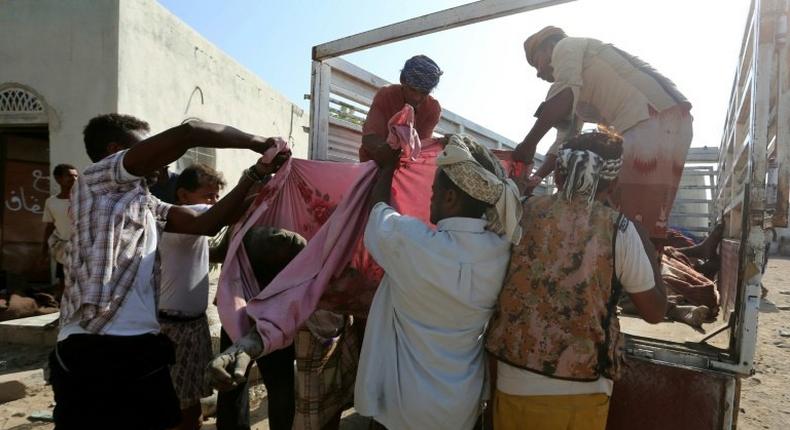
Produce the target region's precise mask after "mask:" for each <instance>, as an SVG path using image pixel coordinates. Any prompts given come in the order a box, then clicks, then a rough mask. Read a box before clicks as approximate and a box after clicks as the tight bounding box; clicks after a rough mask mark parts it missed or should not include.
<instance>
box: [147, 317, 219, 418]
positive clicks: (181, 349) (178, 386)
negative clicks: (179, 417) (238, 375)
mask: <svg viewBox="0 0 790 430" xmlns="http://www.w3.org/2000/svg"><path fill="white" fill-rule="evenodd" d="M159 324H160V326H161V330H162V333H163V334H164V335H166V336H167V337H169V338H170V340H172V341H173V344H175V349H176V364H174V365H173V366H171V367H170V377H171V378H172V380H173V387H174V388H175V390H176V394H177V395H178V399H179V401H180V402H181V409H186V408H188V407H190V406H193V405H195V404H197V403H199V402H200V399H201V398H202V397H208V396H210V395H211V393H212V389H211V385H210V383H209V380H208V378H207V377H206V376H205V374H206V365H207V364H208V362H209V361H211V359H212V357H213V354H212V351H211V333H210V332H209V328H208V319H207V318H206V316H205V315H203V316H202V317H201V318H198V319H195V320H193V321H170V320H162V318H161V317H160V320H159Z"/></svg>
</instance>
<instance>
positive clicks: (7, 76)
mask: <svg viewBox="0 0 790 430" xmlns="http://www.w3.org/2000/svg"><path fill="white" fill-rule="evenodd" d="M117 17H118V4H117V2H114V1H88V0H69V1H67V2H66V1H57V0H2V1H0V86H4V87H5V86H10V85H13V84H21V85H22V86H23V87H26V88H27V89H30V90H32V92H34V93H36V94H37V95H38V96H39V98H40V100H41V101H42V102H44V103H45V104H46V106H47V116H48V118H49V124H48V125H49V139H50V163H51V165H53V166H54V165H56V164H58V163H71V164H74V165H76V166H77V167H79V168H83V167H85V166H86V165H87V164H88V163H89V162H90V160H89V159H88V156H87V155H86V154H85V150H84V146H83V143H82V129H83V127H85V124H87V122H88V120H89V119H90V118H91V117H93V116H95V115H97V114H99V113H104V112H111V111H113V110H115V107H116V104H117V87H118V82H117V64H118V50H117V45H118V18H117ZM3 125H7V124H0V126H3ZM53 189H54V188H53Z"/></svg>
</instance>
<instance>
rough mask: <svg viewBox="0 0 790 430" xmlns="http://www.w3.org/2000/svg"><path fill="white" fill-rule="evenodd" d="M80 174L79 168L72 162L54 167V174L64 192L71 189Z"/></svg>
mask: <svg viewBox="0 0 790 430" xmlns="http://www.w3.org/2000/svg"><path fill="white" fill-rule="evenodd" d="M79 175H80V174H79V171H77V168H76V167H74V166H72V165H71V164H58V165H57V166H55V168H54V169H52V176H53V177H54V178H55V182H57V183H58V185H60V190H61V191H62V192H64V193H68V192H70V191H71V187H72V186H74V182H76V181H77V178H78V177H79Z"/></svg>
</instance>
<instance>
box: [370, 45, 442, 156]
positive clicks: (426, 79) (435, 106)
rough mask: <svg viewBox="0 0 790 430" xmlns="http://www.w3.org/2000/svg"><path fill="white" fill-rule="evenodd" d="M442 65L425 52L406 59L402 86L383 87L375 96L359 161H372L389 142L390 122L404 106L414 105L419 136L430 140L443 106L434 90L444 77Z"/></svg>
mask: <svg viewBox="0 0 790 430" xmlns="http://www.w3.org/2000/svg"><path fill="white" fill-rule="evenodd" d="M442 73H443V72H442V70H441V69H439V66H437V65H436V63H435V62H434V61H433V60H431V59H430V58H428V57H426V56H425V55H415V56H414V57H411V58H410V59H408V60H407V61H406V64H404V65H403V70H401V73H400V85H389V86H386V87H384V88H381V89H380V90H378V92H376V95H375V96H374V97H373V103H371V104H370V110H369V111H368V115H367V118H365V124H363V126H362V146H361V147H360V148H359V161H368V160H370V159H371V158H370V153H372V152H373V151H375V149H374V148H375V147H377V146H382V145H386V142H387V136H388V135H389V129H388V127H387V123H388V122H389V120H390V118H392V117H393V116H394V115H395V114H396V113H398V112H399V111H400V110H401V109H403V106H405V105H407V104H408V105H411V106H412V107H413V108H414V129H415V130H416V131H417V135H418V136H419V137H420V139H429V138H430V137H431V136H433V130H434V129H435V128H436V124H438V123H439V118H440V117H441V116H442V107H441V106H440V105H439V102H438V101H436V99H435V98H433V97H431V96H430V93H431V91H433V89H434V88H436V85H438V84H439V78H440V77H441V76H442Z"/></svg>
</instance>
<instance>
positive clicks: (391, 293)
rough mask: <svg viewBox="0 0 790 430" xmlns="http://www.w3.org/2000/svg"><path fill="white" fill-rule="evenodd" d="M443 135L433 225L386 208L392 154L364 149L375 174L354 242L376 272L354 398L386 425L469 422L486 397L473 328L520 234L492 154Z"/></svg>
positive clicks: (490, 304) (509, 188)
mask: <svg viewBox="0 0 790 430" xmlns="http://www.w3.org/2000/svg"><path fill="white" fill-rule="evenodd" d="M447 140H448V142H447V144H446V146H445V149H444V151H443V152H442V154H441V155H440V157H439V158H438V159H437V165H438V170H437V174H436V178H435V180H434V184H433V196H432V198H431V222H432V223H435V224H436V229H433V228H432V227H431V226H429V225H426V224H425V223H424V222H422V221H420V220H417V219H415V218H411V217H407V216H403V215H401V214H399V213H398V212H397V211H396V210H395V209H394V208H392V207H391V206H389V205H388V202H389V201H390V189H391V186H392V175H393V172H394V171H395V168H396V166H397V163H398V156H397V153H393V152H392V151H391V150H390V149H389V147H384V148H379V149H377V151H376V153H374V154H371V155H372V158H373V159H374V160H376V162H377V163H378V164H379V166H380V171H379V177H378V179H377V182H376V184H375V186H374V190H373V196H372V203H373V205H374V206H373V209H372V211H371V213H370V218H369V220H368V224H367V227H366V230H365V239H364V240H365V246H366V247H367V249H368V251H369V252H370V254H371V255H372V256H373V258H374V259H375V260H376V262H377V263H378V264H379V265H380V266H381V267H382V268H383V269H384V270H385V272H386V275H385V276H384V278H383V279H382V281H381V284H380V285H379V288H378V290H377V291H376V294H375V297H374V299H373V303H372V305H371V308H370V314H369V319H368V322H367V327H366V329H365V337H364V341H363V345H362V353H361V357H360V364H359V370H358V372H357V380H356V390H355V395H354V400H355V408H356V410H357V412H359V413H360V414H361V415H365V416H370V417H372V418H373V419H374V420H375V421H376V423H377V424H376V425H378V426H384V427H386V428H390V429H399V430H400V429H448V430H449V429H452V430H457V429H471V428H473V426H474V425H475V422H476V421H477V420H478V417H479V415H480V412H481V408H480V406H481V403H482V401H483V400H484V399H485V397H486V395H487V393H486V385H485V384H484V380H485V373H486V366H485V355H484V351H483V333H484V332H485V326H486V324H487V322H488V319H489V317H490V316H491V314H492V312H493V309H494V306H495V304H496V298H497V295H498V293H499V290H500V288H501V287H502V281H503V279H504V274H505V269H506V267H507V262H508V259H509V257H510V245H511V239H512V238H518V237H520V229H519V224H518V221H519V218H520V205H519V204H518V203H519V202H518V190H517V188H516V186H515V184H514V183H513V182H512V181H511V180H509V179H507V178H506V175H505V172H504V170H503V169H502V166H501V165H500V164H499V162H498V160H497V159H496V157H494V156H493V154H492V153H491V152H490V151H489V150H488V149H486V148H485V147H483V146H482V145H479V144H477V143H476V142H474V141H472V140H471V139H470V138H468V137H465V136H457V135H453V136H450V137H449V138H448V139H447ZM484 215H485V216H486V219H483V216H484Z"/></svg>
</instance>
